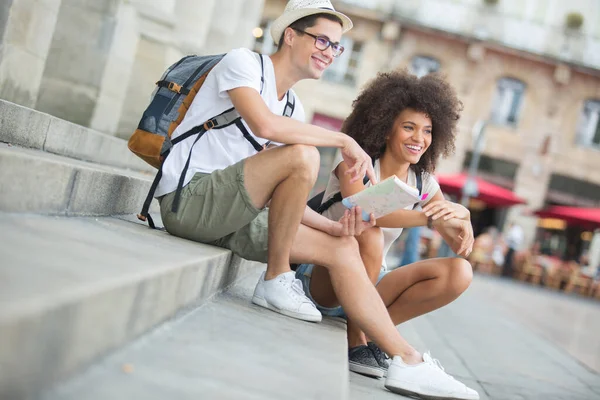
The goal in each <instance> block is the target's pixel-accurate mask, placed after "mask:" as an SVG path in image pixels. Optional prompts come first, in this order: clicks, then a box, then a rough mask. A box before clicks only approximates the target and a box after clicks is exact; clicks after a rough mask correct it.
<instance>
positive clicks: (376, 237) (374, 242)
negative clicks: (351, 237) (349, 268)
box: [357, 226, 384, 254]
mask: <svg viewBox="0 0 600 400" xmlns="http://www.w3.org/2000/svg"><path fill="white" fill-rule="evenodd" d="M357 240H358V244H359V245H360V251H361V253H363V252H365V251H368V252H369V253H374V254H380V253H383V245H384V239H383V231H382V230H381V228H379V227H377V226H374V227H372V228H369V229H367V230H366V231H364V232H363V233H362V234H361V235H360V236H358V237H357Z"/></svg>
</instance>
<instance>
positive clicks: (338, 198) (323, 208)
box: [309, 161, 375, 214]
mask: <svg viewBox="0 0 600 400" xmlns="http://www.w3.org/2000/svg"><path fill="white" fill-rule="evenodd" d="M373 165H375V161H373ZM367 183H369V177H367V176H365V177H364V178H363V185H366V184H367ZM323 194H324V192H321V193H319V194H318V195H317V196H321V198H323ZM311 200H312V199H311ZM342 200H343V197H342V192H337V193H335V194H334V195H333V196H331V197H330V198H329V200H327V201H326V202H325V203H323V204H321V205H320V206H319V207H318V208H317V209H316V210H315V211H316V212H318V213H319V214H323V213H324V212H325V211H327V210H328V209H329V208H330V207H331V206H332V205H334V204H335V203H339V202H340V201H342ZM309 202H310V200H309Z"/></svg>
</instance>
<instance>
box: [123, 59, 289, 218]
mask: <svg viewBox="0 0 600 400" xmlns="http://www.w3.org/2000/svg"><path fill="white" fill-rule="evenodd" d="M224 56H225V54H219V55H211V56H187V57H184V58H182V59H181V60H179V61H178V62H176V63H175V64H173V65H172V66H170V67H169V68H168V69H167V70H166V71H165V73H164V74H163V76H162V77H161V79H160V80H159V81H158V82H156V86H157V87H156V90H155V91H154V93H153V95H152V100H151V102H150V104H149V105H148V107H147V108H146V110H145V111H144V114H143V115H142V119H141V120H140V123H139V124H138V127H137V129H136V130H135V132H134V133H133V135H132V136H131V138H130V139H129V142H128V147H129V150H131V151H132V152H133V153H135V154H136V155H137V156H138V157H140V158H141V159H142V160H144V161H146V162H147V163H148V164H150V165H152V166H153V167H155V168H158V173H157V174H156V177H155V178H154V181H153V182H152V186H151V187H150V191H149V193H148V196H147V197H146V201H145V202H144V205H143V207H142V211H141V212H140V213H139V214H138V218H139V219H140V220H142V221H148V225H149V226H150V227H151V228H155V225H154V221H152V217H151V216H150V214H149V213H148V210H149V208H150V203H151V202H152V198H153V197H154V192H155V191H156V187H157V186H158V183H159V182H160V178H161V177H162V164H163V162H164V160H165V159H166V158H167V156H168V155H169V152H170V151H171V148H172V147H173V146H175V145H176V144H177V143H179V142H181V141H183V140H186V139H188V138H190V137H195V140H194V143H193V144H192V147H191V149H190V154H189V156H188V159H187V162H186V164H185V167H184V168H183V170H182V171H181V178H180V179H179V183H178V185H177V191H176V193H175V199H174V201H173V207H172V210H173V211H174V212H177V209H178V207H179V198H180V195H181V189H182V188H183V181H184V179H185V174H186V172H187V170H188V167H189V164H190V159H191V155H192V149H193V148H194V145H195V144H196V143H197V142H198V140H200V138H201V137H202V136H203V135H204V133H206V132H208V131H210V130H213V129H222V128H224V127H227V126H230V125H233V124H235V125H236V126H237V127H238V129H239V130H240V132H241V133H242V135H243V136H244V138H245V139H246V140H247V141H248V142H250V144H252V146H253V147H254V149H256V151H261V150H262V149H263V146H261V145H260V144H259V143H258V142H257V141H256V140H255V139H254V138H253V137H252V135H251V134H250V132H248V130H247V129H246V127H245V125H244V124H243V123H242V118H241V117H240V114H239V113H238V112H237V111H236V110H235V108H230V109H228V110H224V111H223V112H222V113H220V114H219V115H215V116H214V117H212V118H210V119H208V120H206V121H204V122H202V123H201V124H199V125H197V126H195V127H193V128H192V129H190V130H189V131H187V132H185V133H183V134H181V135H179V136H178V137H177V138H175V139H173V140H171V135H172V134H173V132H174V131H175V129H176V128H177V127H178V126H179V124H180V123H181V121H183V118H184V117H185V114H186V113H187V110H188V109H189V108H190V105H191V104H192V101H194V98H195V97H196V94H197V93H198V91H199V90H200V88H201V87H202V85H203V84H204V81H205V80H206V77H207V76H208V74H209V72H210V71H211V70H212V69H213V68H214V66H215V65H217V64H218V63H219V61H221V60H222V59H223V57H224ZM256 57H257V58H258V61H260V67H261V85H260V93H261V94H262V91H263V87H264V83H265V77H264V61H263V56H262V55H260V54H256ZM294 106H295V98H294V95H293V94H292V93H290V92H289V91H288V92H287V103H286V106H285V108H284V111H283V115H284V116H287V117H291V116H292V114H293V112H294Z"/></svg>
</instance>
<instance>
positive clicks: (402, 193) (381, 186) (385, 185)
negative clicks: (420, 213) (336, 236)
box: [342, 175, 427, 221]
mask: <svg viewBox="0 0 600 400" xmlns="http://www.w3.org/2000/svg"><path fill="white" fill-rule="evenodd" d="M425 198H427V195H426V194H424V195H423V196H419V190H418V189H417V188H415V187H412V186H409V185H407V184H406V183H404V182H402V181H401V180H400V179H398V177H397V176H395V175H393V176H390V177H389V178H387V179H385V180H383V181H381V182H379V183H378V184H376V185H373V186H369V187H368V188H366V189H365V190H363V191H362V192H359V193H356V194H354V195H352V196H349V197H346V198H345V199H343V200H342V204H343V205H344V206H345V207H346V208H352V207H357V206H359V207H360V208H361V209H362V218H363V220H364V221H368V220H369V215H370V214H371V213H373V214H375V218H380V217H383V216H384V215H387V214H389V213H391V212H394V211H396V210H398V209H400V208H405V207H408V206H412V205H414V204H415V203H417V202H418V201H420V200H421V199H423V200H424V199H425Z"/></svg>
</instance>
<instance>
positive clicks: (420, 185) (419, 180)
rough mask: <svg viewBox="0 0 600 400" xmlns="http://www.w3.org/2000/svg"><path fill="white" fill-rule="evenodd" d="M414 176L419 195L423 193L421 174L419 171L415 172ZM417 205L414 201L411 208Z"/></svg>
mask: <svg viewBox="0 0 600 400" xmlns="http://www.w3.org/2000/svg"><path fill="white" fill-rule="evenodd" d="M416 178H417V190H418V191H419V196H422V195H423V174H422V173H421V172H417V173H416ZM418 205H419V202H417V203H415V205H414V206H413V210H414V209H415V208H417V206H418Z"/></svg>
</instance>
